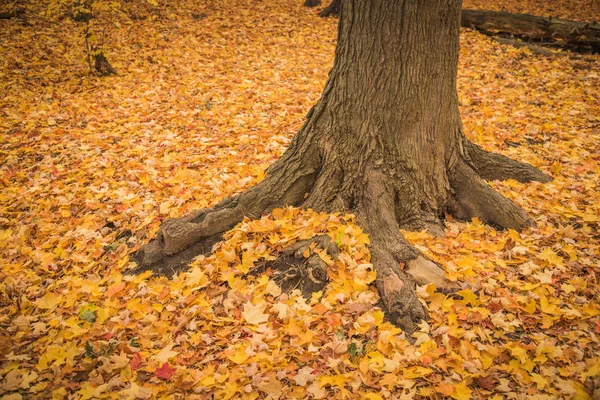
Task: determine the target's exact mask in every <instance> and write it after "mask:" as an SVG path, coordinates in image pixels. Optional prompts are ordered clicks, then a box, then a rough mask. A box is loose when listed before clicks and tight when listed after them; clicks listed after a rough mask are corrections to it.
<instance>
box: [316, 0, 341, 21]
mask: <svg viewBox="0 0 600 400" xmlns="http://www.w3.org/2000/svg"><path fill="white" fill-rule="evenodd" d="M341 9H342V0H332V1H331V3H329V5H328V6H327V7H325V8H324V9H323V10H321V12H320V13H319V17H323V18H325V17H329V16H331V15H333V16H337V15H339V13H340V10H341Z"/></svg>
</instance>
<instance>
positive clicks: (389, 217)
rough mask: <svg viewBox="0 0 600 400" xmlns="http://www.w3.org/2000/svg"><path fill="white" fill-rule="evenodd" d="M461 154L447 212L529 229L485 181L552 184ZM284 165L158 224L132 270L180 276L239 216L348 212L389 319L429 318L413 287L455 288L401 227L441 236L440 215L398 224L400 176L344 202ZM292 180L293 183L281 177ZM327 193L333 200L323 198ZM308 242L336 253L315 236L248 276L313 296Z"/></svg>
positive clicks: (315, 281) (319, 285) (324, 175)
mask: <svg viewBox="0 0 600 400" xmlns="http://www.w3.org/2000/svg"><path fill="white" fill-rule="evenodd" d="M464 148H465V157H464V160H460V161H458V162H457V163H456V164H455V166H454V168H452V170H450V171H448V179H449V183H450V185H451V188H452V192H453V196H452V198H451V199H450V200H449V201H448V203H447V205H446V207H445V210H444V211H445V212H447V213H449V214H451V215H452V216H453V217H455V218H457V219H460V220H470V219H472V218H475V217H477V218H479V219H480V220H481V221H483V222H486V223H488V224H491V225H493V226H496V227H499V228H510V229H515V230H518V231H520V230H522V229H523V228H526V227H529V226H531V225H533V220H532V219H531V218H530V217H529V216H528V215H527V213H526V212H525V211H523V210H522V209H521V208H520V207H518V206H517V205H515V204H514V203H513V202H512V201H510V200H509V199H507V198H505V197H504V196H502V195H500V194H499V193H497V192H496V191H495V190H494V189H492V187H491V186H489V185H488V184H487V183H486V182H485V180H499V179H516V180H518V181H520V182H530V181H540V182H548V181H550V180H551V178H550V177H549V176H547V175H545V174H544V173H543V172H541V171H540V170H538V169H537V168H535V167H533V166H531V165H529V164H527V163H522V162H518V161H515V160H512V159H510V158H508V157H505V156H503V155H499V154H494V153H489V152H487V151H485V150H482V149H481V148H479V147H478V146H477V145H475V144H473V143H471V142H468V141H465V146H464ZM281 165H282V163H277V164H276V165H275V167H276V168H275V170H274V171H270V172H271V173H270V174H269V175H268V176H267V178H266V179H265V180H264V181H263V182H261V183H259V184H258V185H257V186H254V187H252V188H250V189H248V190H247V191H246V192H244V193H242V194H240V195H237V196H234V197H231V198H228V199H225V200H223V201H222V202H221V203H219V204H218V205H216V206H215V207H213V208H209V209H201V210H197V211H195V212H192V213H190V214H188V215H186V216H184V217H182V218H176V219H169V220H167V221H165V222H163V224H162V225H161V228H160V230H159V232H158V234H157V237H156V239H155V240H153V241H151V242H150V243H148V244H146V245H144V246H143V247H142V248H141V249H140V250H139V251H138V252H137V253H136V254H135V256H134V260H135V261H136V263H137V264H138V268H137V270H136V271H135V272H142V271H146V270H151V271H153V272H155V273H157V274H162V275H167V276H172V275H173V274H174V273H176V272H179V271H182V270H184V269H185V268H186V264H187V263H189V262H190V261H191V260H192V259H193V258H194V257H196V256H197V255H200V254H207V253H209V252H210V251H211V249H212V246H213V245H214V244H215V243H217V242H218V241H219V240H220V238H221V235H222V234H223V233H224V232H226V231H227V230H229V229H231V228H233V227H234V226H235V225H236V224H238V223H239V222H241V221H242V219H243V218H244V216H249V217H259V216H260V215H261V214H263V213H269V212H270V211H271V210H272V209H274V208H276V207H284V206H286V205H300V206H303V207H307V208H311V209H314V210H316V211H325V212H340V211H342V212H343V211H345V212H349V213H354V214H355V215H357V217H358V221H359V224H361V226H362V227H363V228H364V229H365V231H366V232H367V233H369V234H370V237H371V245H370V251H371V258H372V262H373V264H374V266H375V268H376V271H377V276H378V277H377V287H378V289H379V292H380V295H381V298H382V301H383V304H384V305H385V308H386V311H387V313H388V314H387V316H388V318H389V319H390V320H391V321H393V322H394V323H396V324H397V325H399V326H401V327H403V328H404V329H406V330H411V329H414V327H415V323H416V322H418V321H419V320H421V319H423V318H425V316H426V312H425V310H424V308H423V306H422V305H421V303H420V302H419V300H418V298H417V296H416V293H415V291H414V288H415V285H416V284H427V283H434V284H435V285H436V287H437V288H439V289H442V290H446V291H451V290H453V289H454V288H456V286H455V284H454V283H452V282H449V281H447V280H446V279H445V277H444V272H443V269H442V268H441V267H440V266H438V265H437V264H435V263H433V262H432V261H430V260H428V259H427V258H425V257H424V256H423V255H422V254H421V253H420V252H419V251H418V250H417V249H415V248H414V247H413V246H411V245H410V244H409V243H408V242H406V241H405V240H404V238H403V237H402V235H401V234H400V231H399V229H400V228H402V229H411V228H412V229H422V228H425V229H428V230H429V231H431V232H433V233H437V234H443V221H442V218H443V216H442V215H440V216H436V217H435V218H432V216H431V215H427V214H426V213H424V214H422V215H418V216H416V217H415V216H413V217H412V218H404V217H402V218H400V219H399V218H398V209H399V208H403V207H405V206H406V204H402V205H400V204H399V203H402V199H399V198H397V197H395V196H394V195H393V194H392V193H391V192H390V190H388V188H390V187H394V186H396V185H397V178H396V179H394V178H392V177H390V176H387V175H386V174H385V173H383V172H382V171H378V170H377V168H372V169H370V170H369V171H368V172H367V173H368V174H369V175H370V177H369V179H368V180H367V181H366V185H368V186H369V187H367V188H366V190H365V191H364V193H365V195H364V196H365V197H364V198H362V199H356V198H354V199H344V198H343V196H342V197H340V194H343V191H340V190H339V187H338V186H336V181H335V179H333V180H332V179H331V178H332V176H333V175H334V174H330V173H328V172H327V171H323V170H321V171H320V173H319V174H318V176H317V175H315V174H314V171H313V173H310V171H304V173H302V172H300V171H299V170H298V165H294V164H293V163H283V165H285V168H284V169H285V171H284V169H281V170H279V169H278V167H279V166H281ZM294 175H295V176H296V179H289V178H283V177H284V176H288V177H289V176H294ZM284 181H285V182H286V183H285V184H284V183H283V182H284ZM324 182H329V184H325V183H324ZM338 183H339V182H338ZM325 185H326V186H325ZM327 186H328V187H327ZM327 193H337V195H334V196H327ZM323 196H325V197H323ZM273 199H274V201H272V200H273ZM312 243H314V244H316V246H317V247H319V248H322V249H325V250H327V252H328V253H329V255H330V256H331V257H333V258H336V257H337V255H338V254H339V251H338V250H337V248H336V246H335V245H334V244H333V243H331V241H330V240H329V238H328V237H326V236H319V237H315V238H313V239H310V240H306V241H302V242H298V243H296V244H294V245H293V246H291V247H289V248H287V249H284V250H283V251H282V252H281V254H280V255H279V258H278V259H277V260H276V261H271V262H262V263H258V265H257V266H256V269H255V270H254V272H253V273H254V274H257V273H260V272H261V271H264V270H265V269H266V268H270V269H271V270H273V271H276V272H275V275H274V279H275V281H276V282H277V283H279V284H280V285H281V287H282V290H284V291H291V290H293V289H299V290H301V291H302V293H303V294H304V295H305V296H310V294H311V293H313V292H314V291H318V290H322V289H323V288H324V287H325V285H326V283H327V265H326V264H325V263H324V262H323V261H322V260H321V259H320V258H319V256H318V255H317V254H316V253H314V252H313V251H311V252H310V254H309V257H308V258H306V257H305V255H306V254H305V251H306V250H307V249H310V246H311V244H312Z"/></svg>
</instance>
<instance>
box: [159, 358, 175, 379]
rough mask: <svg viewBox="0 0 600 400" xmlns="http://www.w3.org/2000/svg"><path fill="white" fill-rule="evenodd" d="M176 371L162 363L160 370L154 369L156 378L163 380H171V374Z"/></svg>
mask: <svg viewBox="0 0 600 400" xmlns="http://www.w3.org/2000/svg"><path fill="white" fill-rule="evenodd" d="M175 371H176V369H175V368H171V366H170V365H169V363H168V362H166V363H164V364H163V365H162V366H161V367H160V368H157V369H156V372H155V374H156V376H157V377H159V378H161V379H165V380H167V381H168V380H171V377H172V376H173V374H174V373H175Z"/></svg>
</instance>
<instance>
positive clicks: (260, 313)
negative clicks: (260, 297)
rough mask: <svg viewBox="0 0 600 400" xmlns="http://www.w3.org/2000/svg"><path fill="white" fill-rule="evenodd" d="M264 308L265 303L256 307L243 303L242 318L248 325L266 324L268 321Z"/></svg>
mask: <svg viewBox="0 0 600 400" xmlns="http://www.w3.org/2000/svg"><path fill="white" fill-rule="evenodd" d="M265 307H266V304H265V303H259V304H257V305H254V304H252V303H251V302H247V303H244V311H242V316H243V317H244V319H245V320H246V322H248V323H249V324H253V325H258V324H262V323H263V322H267V321H268V320H269V314H265V313H264V310H265Z"/></svg>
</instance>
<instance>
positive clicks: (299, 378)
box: [293, 367, 317, 386]
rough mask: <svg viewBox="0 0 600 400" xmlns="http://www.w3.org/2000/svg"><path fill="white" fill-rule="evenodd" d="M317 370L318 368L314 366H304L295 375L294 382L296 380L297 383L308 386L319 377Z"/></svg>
mask: <svg viewBox="0 0 600 400" xmlns="http://www.w3.org/2000/svg"><path fill="white" fill-rule="evenodd" d="M315 372H316V370H315V369H314V368H311V367H302V368H300V369H299V370H298V372H297V373H296V375H295V376H294V378H293V379H294V382H296V385H299V386H306V384H307V383H309V382H312V381H314V380H315V379H317V375H316V374H315Z"/></svg>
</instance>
